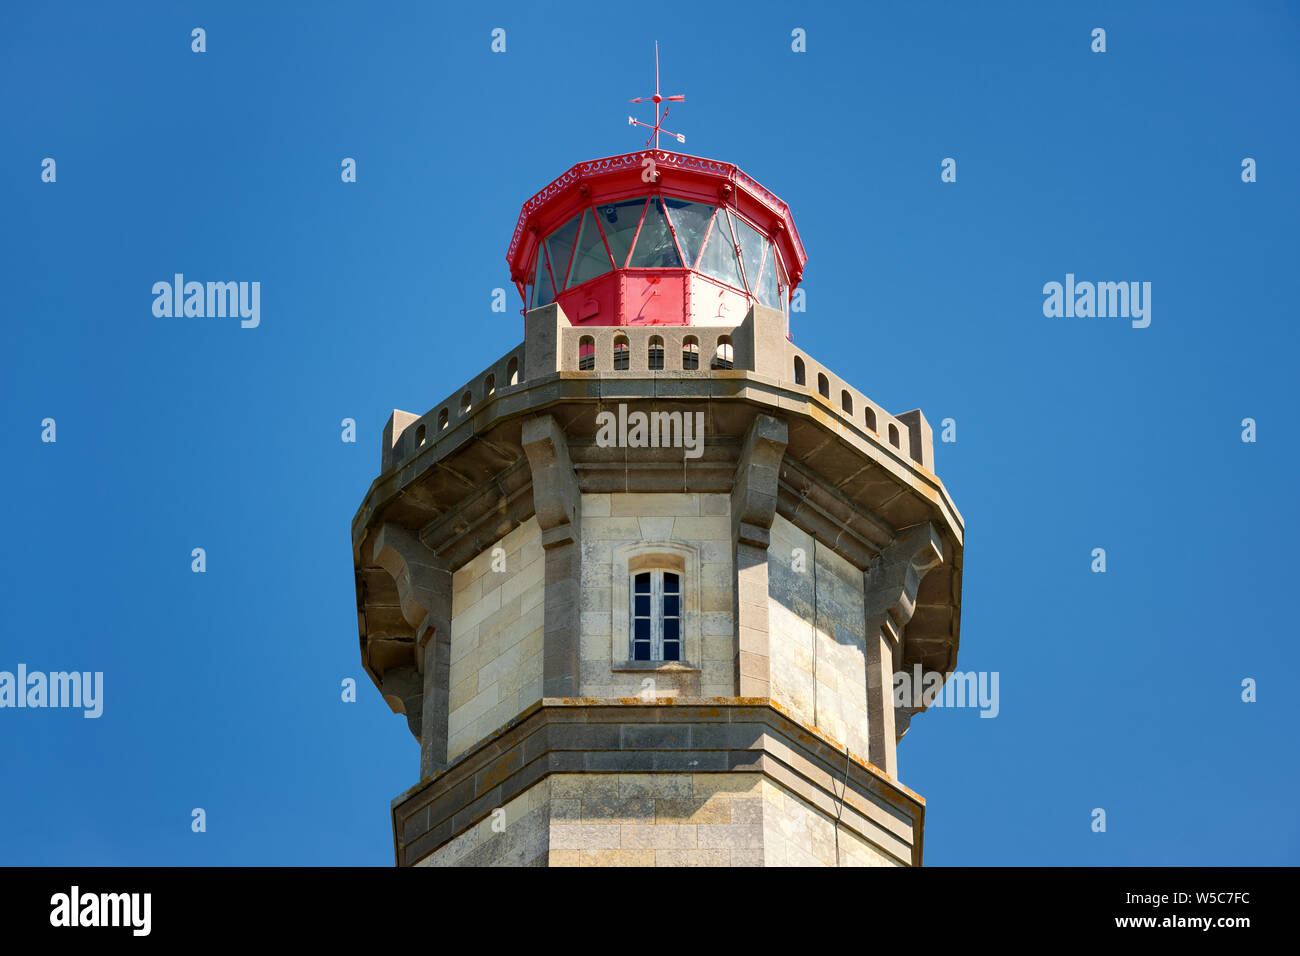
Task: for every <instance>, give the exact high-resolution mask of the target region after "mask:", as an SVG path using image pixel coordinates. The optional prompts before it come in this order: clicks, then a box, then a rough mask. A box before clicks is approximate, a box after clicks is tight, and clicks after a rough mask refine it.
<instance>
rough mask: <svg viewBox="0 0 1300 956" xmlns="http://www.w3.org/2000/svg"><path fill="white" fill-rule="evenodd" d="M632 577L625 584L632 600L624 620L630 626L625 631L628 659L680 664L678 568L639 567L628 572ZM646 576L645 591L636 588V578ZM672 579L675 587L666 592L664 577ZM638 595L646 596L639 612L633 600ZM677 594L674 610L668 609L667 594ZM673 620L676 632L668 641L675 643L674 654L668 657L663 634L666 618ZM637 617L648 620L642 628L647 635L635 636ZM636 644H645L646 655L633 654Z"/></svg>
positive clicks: (681, 641)
mask: <svg viewBox="0 0 1300 956" xmlns="http://www.w3.org/2000/svg"><path fill="white" fill-rule="evenodd" d="M629 573H630V575H631V577H632V580H631V584H630V587H629V588H628V597H629V599H630V600H631V602H632V604H631V606H630V607H629V609H628V620H629V621H630V622H631V627H630V629H629V632H628V660H629V661H635V662H636V663H638V664H644V663H654V664H670V663H671V664H680V663H682V658H683V654H682V650H683V645H684V644H685V643H686V642H685V641H684V640H682V637H683V635H682V575H681V572H680V571H678V570H677V569H676V568H675V567H674V568H660V567H654V568H640V569H637V570H635V571H631V572H629ZM642 577H645V578H648V580H647V581H646V585H647V586H648V588H649V590H648V591H644V592H643V591H640V590H638V586H639V584H640V581H639V579H640V578H642ZM669 577H672V578H673V579H674V582H673V583H674V587H675V588H676V590H675V591H673V592H670V591H669V588H668V585H669V581H668V578H669ZM639 597H648V598H649V604H648V608H649V613H648V614H645V615H641V614H638V613H637V607H636V601H637V598H639ZM669 597H675V598H677V613H676V614H669V613H668V598H669ZM670 620H672V621H676V622H677V636H676V637H675V638H672V639H671V643H673V644H676V645H677V656H676V657H669V656H668V651H667V648H666V647H665V644H666V643H668V642H669V640H670V639H669V638H668V636H667V630H668V622H669V621H670ZM638 621H648V622H649V625H648V627H647V628H646V630H647V632H648V633H647V636H646V637H644V638H639V637H638V636H637V633H636V626H637V622H638ZM638 644H649V648H648V649H647V651H646V653H647V655H648V656H646V657H637V653H636V650H637V648H636V646H637V645H638Z"/></svg>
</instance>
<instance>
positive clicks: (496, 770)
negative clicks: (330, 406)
mask: <svg viewBox="0 0 1300 956" xmlns="http://www.w3.org/2000/svg"><path fill="white" fill-rule="evenodd" d="M646 160H653V161H654V163H655V169H656V171H657V172H658V180H657V181H656V183H655V184H654V186H655V187H658V188H648V187H647V184H646V183H645V182H644V181H643V180H642V179H641V172H642V171H643V170H646V169H648V168H649V167H648V166H647V165H646V162H645V161H646ZM575 170H576V171H577V172H575ZM700 170H703V172H702V173H701V172H700ZM633 174H635V175H633ZM728 186H729V187H730V191H729V192H728V190H727V187H728ZM709 189H712V190H713V192H712V193H711V194H710V193H708V190H709ZM760 199H761V202H760V201H759V200H760ZM676 202H680V203H682V204H683V205H681V206H674V205H673V204H674V203H676ZM638 203H639V206H638V205H637V204H638ZM689 203H694V204H696V206H698V207H699V208H696V207H692V206H689V205H685V204H689ZM552 204H554V205H552ZM620 204H623V205H620ZM610 206H612V207H614V209H613V213H612V217H613V218H612V221H611V219H610V215H609V214H608V213H607V212H606V211H605V210H606V207H610ZM704 207H707V208H704ZM683 210H684V211H685V212H683ZM625 212H626V219H625V218H624V214H625ZM660 215H661V216H662V217H663V220H662V225H663V228H662V229H660V227H659V226H650V227H649V228H650V229H651V230H652V231H653V230H658V232H657V237H655V238H653V248H654V249H655V250H656V254H657V255H660V256H668V255H669V254H670V253H671V254H673V255H676V256H678V257H679V260H680V261H679V262H678V263H677V264H673V263H672V261H671V259H669V260H668V261H667V264H665V259H663V258H661V259H660V260H659V261H658V262H657V263H656V264H653V265H642V264H638V263H640V262H641V261H642V260H640V259H638V258H637V249H638V248H640V243H641V242H643V241H644V240H645V237H646V236H647V235H649V233H647V231H646V230H647V222H648V221H649V220H650V218H651V217H652V216H660ZM692 217H694V218H693V219H692ZM633 219H636V225H635V227H633V226H632V225H631V222H632V220H633ZM737 222H743V223H745V226H737ZM602 223H603V224H602ZM692 223H693V225H692ZM606 225H609V226H611V227H612V228H608V229H607V228H606ZM746 228H748V229H750V230H752V235H751V233H749V232H746V231H745V230H746ZM714 229H718V230H719V232H718V236H720V237H722V240H725V241H720V242H719V246H718V249H719V250H720V252H721V253H726V254H727V255H730V256H733V257H734V265H735V271H734V273H733V272H727V273H726V275H725V276H723V278H718V276H717V275H715V274H714V273H716V272H721V271H725V269H721V268H715V266H716V262H715V261H714V260H708V261H707V262H706V257H707V256H708V255H709V252H708V250H709V248H710V247H709V243H710V241H711V239H710V236H711V235H712V230H714ZM589 230H590V231H589ZM620 230H621V232H620ZM723 230H725V231H723ZM683 232H685V233H687V235H686V237H685V238H682V236H681V233H683ZM628 233H630V236H628V235H627V234H628ZM584 234H585V235H587V236H588V237H589V238H591V239H592V245H591V246H590V247H589V248H590V249H591V250H594V251H593V252H591V253H590V254H588V252H585V251H584V249H587V248H588V247H586V246H584V244H583V238H582V237H583V236H584ZM620 235H623V238H620ZM596 236H598V237H599V239H600V243H599V247H597V246H596V245H595V241H594V237H596ZM665 237H666V238H665ZM552 240H555V242H554V245H555V247H556V249H557V251H556V252H555V253H554V255H553V256H552V254H551V252H550V249H549V247H550V245H551V244H552ZM624 245H626V250H624V248H623V247H624ZM566 250H567V251H566ZM602 250H603V252H602ZM508 258H509V261H510V263H511V268H512V273H513V274H514V275H515V277H516V282H517V283H518V285H519V287H520V293H521V295H522V296H524V297H525V301H526V302H528V303H529V304H530V305H531V306H532V307H530V308H528V309H526V310H525V318H524V341H523V342H522V343H520V344H518V345H515V346H514V347H513V348H511V349H510V350H509V351H507V352H506V353H505V354H503V355H502V356H500V357H499V358H498V359H497V360H496V361H494V362H492V363H491V364H490V365H488V366H487V367H486V368H484V369H482V370H480V371H479V372H478V373H477V374H476V375H474V376H473V377H472V378H470V379H469V381H468V382H465V383H464V384H462V385H460V386H459V387H457V388H456V389H454V390H452V391H451V393H450V394H449V395H448V396H447V397H446V398H445V399H444V400H443V401H441V402H439V403H437V404H435V405H433V406H432V407H431V408H430V409H429V411H428V412H426V413H425V414H424V415H419V416H417V415H414V414H410V413H406V412H401V411H394V413H393V415H392V418H391V419H390V421H389V423H388V425H387V427H386V428H385V430H384V438H383V447H382V459H381V470H380V474H379V476H378V477H377V478H376V479H375V481H374V483H373V484H372V486H371V488H370V490H369V491H368V493H367V494H366V497H365V500H364V501H363V502H362V505H361V507H360V509H359V510H358V512H357V515H356V517H355V519H354V520H353V524H352V541H353V559H354V566H355V572H356V584H357V612H358V627H359V637H360V649H361V658H362V663H363V665H364V667H365V669H366V671H367V673H368V674H369V675H370V677H371V679H372V680H373V681H374V683H375V685H376V687H377V688H378V689H379V691H380V693H381V694H382V695H383V697H384V699H385V700H386V701H387V702H388V704H389V706H390V707H391V708H392V709H393V711H394V712H395V713H400V714H404V715H405V716H406V720H407V724H408V726H409V728H410V731H411V733H412V734H413V736H414V737H415V739H416V740H418V741H419V743H420V754H421V757H420V780H419V782H418V783H417V784H416V785H415V786H413V787H412V788H410V789H409V790H407V791H406V792H405V793H403V794H401V795H399V796H398V797H397V798H396V799H395V800H394V801H393V804H392V808H391V812H392V822H393V834H394V847H395V853H396V860H397V863H398V864H399V865H500V864H507V865H508V864H516V865H606V864H608V865H614V864H632V865H659V866H673V865H700V864H703V865H787V864H790V865H802V864H807V865H818V864H820V865H917V864H919V863H920V862H921V859H922V847H923V829H924V810H925V805H924V801H923V800H922V799H921V797H920V796H919V795H917V794H915V793H913V792H912V791H911V790H909V789H908V788H907V787H905V786H904V785H903V784H902V783H901V782H900V781H899V775H898V762H897V745H898V742H899V740H900V739H901V738H902V736H903V734H904V732H905V731H906V729H907V727H908V725H909V722H910V720H911V718H912V717H913V715H914V713H915V711H916V710H917V709H918V708H916V707H914V706H912V703H913V702H912V701H897V700H896V699H895V696H894V694H893V693H892V690H893V686H894V675H895V674H898V673H900V672H904V673H908V674H911V673H913V671H914V669H915V668H916V667H918V666H919V667H920V668H921V669H922V670H923V671H938V672H940V673H942V674H948V673H950V672H951V671H952V670H953V669H954V668H955V666H956V659H957V648H958V642H959V628H960V597H961V565H962V542H963V534H964V532H963V525H962V520H961V516H960V515H959V513H958V512H957V510H956V508H955V506H954V505H953V503H952V501H951V499H950V498H949V496H948V493H947V491H946V490H945V488H944V486H943V484H942V482H940V480H939V479H938V477H937V476H936V475H935V472H934V459H933V439H932V435H931V431H930V427H929V425H928V424H927V422H926V420H925V417H924V416H923V415H922V414H921V412H920V411H919V410H914V411H910V412H905V413H902V414H899V415H892V414H890V413H889V412H888V411H886V410H885V409H884V408H882V407H881V406H880V405H878V404H877V403H876V402H874V401H872V400H871V399H870V398H869V397H868V395H867V394H866V393H865V392H863V391H860V390H858V389H857V388H855V387H854V386H852V385H850V384H849V383H848V382H847V381H845V380H843V379H842V378H841V377H839V376H838V375H836V374H835V372H834V371H833V370H832V369H831V368H830V367H829V366H828V365H826V364H824V363H822V362H820V361H818V360H817V359H815V358H814V357H813V356H811V355H809V354H808V353H806V352H804V351H802V350H801V349H799V348H797V347H795V346H794V345H793V344H792V343H791V342H790V341H789V339H788V337H787V334H786V328H787V326H786V323H787V303H788V300H789V293H790V290H791V289H792V288H793V287H794V285H795V284H796V283H797V282H798V279H799V276H800V275H801V274H802V270H803V264H804V255H803V248H802V245H801V243H800V242H799V239H798V234H797V232H796V231H795V229H794V223H793V220H791V219H790V216H789V210H788V209H786V208H785V206H784V204H783V203H781V202H780V200H779V199H777V198H776V197H775V196H774V195H772V194H771V193H769V192H768V191H767V190H765V189H763V187H761V186H759V185H758V184H757V183H755V182H754V181H753V180H752V179H750V178H749V177H747V176H745V175H744V174H743V173H741V172H740V171H739V170H737V169H736V168H735V167H734V166H730V165H728V164H723V163H715V162H713V161H710V160H699V159H694V158H691V157H683V156H680V155H678V154H673V153H663V152H658V151H646V152H644V153H633V154H629V155H628V156H625V157H616V158H614V159H612V160H600V161H597V162H596V163H591V164H582V165H580V166H577V167H574V169H573V170H570V171H569V172H568V173H566V174H565V175H564V176H562V177H560V179H557V180H556V181H555V183H553V184H552V185H551V186H549V187H547V189H546V190H543V193H540V194H539V195H538V197H534V199H532V200H530V201H529V202H528V203H526V204H525V206H524V210H523V213H522V214H521V217H520V221H519V226H518V227H517V228H516V230H515V234H514V237H513V239H512V241H511V245H510V251H509V256H508ZM720 259H721V260H722V261H723V262H724V263H725V262H727V261H728V260H727V259H726V256H720ZM593 260H594V262H595V265H592V266H590V267H588V266H587V265H585V263H588V262H590V261H593ZM620 262H621V264H620ZM747 262H748V263H751V265H746V263H747ZM552 263H555V265H554V268H553V267H552ZM561 263H562V264H561ZM768 264H770V267H771V270H772V271H771V272H770V273H767V272H766V271H765V269H766V268H767V267H768ZM727 268H729V267H727ZM543 269H545V270H546V281H548V282H551V283H552V285H551V287H550V289H549V290H547V289H546V287H545V284H544V283H543V282H540V281H539V279H538V276H539V273H540V272H541V270H543ZM600 269H603V270H604V271H601V272H597V270H600ZM575 270H576V271H575ZM593 273H595V274H593ZM769 274H770V275H771V277H772V279H773V284H774V286H775V295H774V297H773V294H772V292H771V288H770V287H767V286H765V284H764V282H765V280H764V276H765V275H769ZM557 275H562V276H563V278H561V279H556V278H555V277H556V276H557ZM751 276H752V277H754V278H753V279H751ZM728 279H730V280H733V281H727V280H728ZM733 283H734V284H733ZM539 286H540V287H541V292H539ZM765 289H766V291H765ZM547 296H553V298H552V299H551V300H550V301H545V302H542V301H541V300H542V299H544V298H547ZM591 300H594V301H595V303H596V304H595V306H591V305H590V301H591ZM773 302H774V303H775V305H772V304H770V303H773ZM533 303H538V304H535V305H534V304H533ZM719 303H721V305H719ZM593 310H594V311H593Z"/></svg>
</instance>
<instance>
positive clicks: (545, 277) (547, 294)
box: [531, 248, 555, 309]
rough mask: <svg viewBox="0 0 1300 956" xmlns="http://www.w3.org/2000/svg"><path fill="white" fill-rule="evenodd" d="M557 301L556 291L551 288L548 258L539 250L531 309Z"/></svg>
mask: <svg viewBox="0 0 1300 956" xmlns="http://www.w3.org/2000/svg"><path fill="white" fill-rule="evenodd" d="M554 300H555V290H554V289H552V288H551V273H550V272H549V271H548V270H547V268H546V256H545V255H544V254H543V253H542V250H541V249H540V248H538V250H537V281H536V282H534V283H533V304H532V306H531V308H534V309H535V308H537V307H538V306H539V305H550V303H551V302H553V301H554Z"/></svg>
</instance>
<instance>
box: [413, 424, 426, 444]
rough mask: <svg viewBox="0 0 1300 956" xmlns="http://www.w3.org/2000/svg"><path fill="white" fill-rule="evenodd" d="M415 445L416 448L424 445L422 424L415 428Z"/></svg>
mask: <svg viewBox="0 0 1300 956" xmlns="http://www.w3.org/2000/svg"><path fill="white" fill-rule="evenodd" d="M415 447H416V448H423V447H424V426H423V425H421V426H420V427H419V428H417V429H416V430H415Z"/></svg>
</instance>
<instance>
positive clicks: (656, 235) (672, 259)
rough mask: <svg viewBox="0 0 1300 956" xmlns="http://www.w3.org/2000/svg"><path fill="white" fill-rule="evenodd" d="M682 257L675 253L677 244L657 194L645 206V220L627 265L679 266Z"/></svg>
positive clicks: (648, 266) (665, 267)
mask: <svg viewBox="0 0 1300 956" xmlns="http://www.w3.org/2000/svg"><path fill="white" fill-rule="evenodd" d="M681 264H682V258H681V256H679V255H678V254H677V244H676V243H675V242H673V234H672V232H671V231H670V230H669V229H668V217H667V216H666V215H665V214H664V204H663V202H661V201H660V199H659V197H658V196H653V197H651V199H650V204H649V205H648V206H647V207H646V211H645V222H643V223H642V224H641V234H640V235H639V236H637V240H636V248H635V249H633V250H632V259H631V261H629V262H628V265H629V266H640V267H644V268H651V269H674V268H680V267H681Z"/></svg>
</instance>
